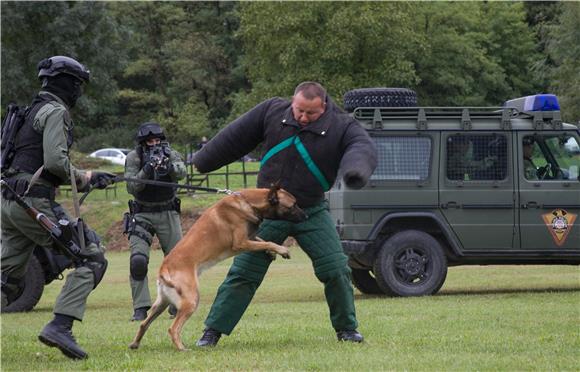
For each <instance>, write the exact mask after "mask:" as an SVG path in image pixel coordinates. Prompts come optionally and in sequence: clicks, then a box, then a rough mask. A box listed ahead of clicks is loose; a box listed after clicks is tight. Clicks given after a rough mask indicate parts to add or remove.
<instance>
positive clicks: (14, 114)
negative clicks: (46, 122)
mask: <svg viewBox="0 0 580 372" xmlns="http://www.w3.org/2000/svg"><path fill="white" fill-rule="evenodd" d="M26 109H27V108H20V107H18V106H17V105H15V104H13V103H11V104H9V105H8V112H7V113H6V117H5V118H4V122H3V123H2V145H1V151H2V155H1V156H0V170H1V171H2V173H4V172H5V171H6V170H8V168H9V167H10V164H11V163H12V159H13V158H14V155H15V151H14V140H15V139H16V134H17V133H18V131H19V130H20V127H22V124H23V123H24V118H25V116H26Z"/></svg>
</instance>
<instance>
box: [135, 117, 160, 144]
mask: <svg viewBox="0 0 580 372" xmlns="http://www.w3.org/2000/svg"><path fill="white" fill-rule="evenodd" d="M150 138H159V139H161V140H165V134H163V129H161V126H160V125H159V124H157V123H154V122H151V121H150V122H147V123H143V124H141V125H140V126H139V129H137V136H136V140H137V142H138V143H141V142H143V141H145V140H148V139H150Z"/></svg>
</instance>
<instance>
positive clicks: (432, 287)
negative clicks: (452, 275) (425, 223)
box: [373, 230, 447, 297]
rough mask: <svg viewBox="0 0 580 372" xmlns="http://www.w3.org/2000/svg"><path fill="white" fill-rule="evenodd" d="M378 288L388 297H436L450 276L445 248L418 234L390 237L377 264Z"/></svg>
mask: <svg viewBox="0 0 580 372" xmlns="http://www.w3.org/2000/svg"><path fill="white" fill-rule="evenodd" d="M373 272H374V273H375V277H376V279H377V284H378V286H379V287H380V288H381V289H382V290H383V292H385V293H386V294H388V295H392V296H399V297H408V296H424V295H431V294H434V293H436V292H437V291H438V290H439V289H440V288H441V286H442V285H443V282H444V281H445V277H446V276H447V259H446V258H445V255H444V254H443V249H442V248H441V244H439V242H438V241H437V240H435V238H433V237H432V236H431V235H429V234H427V233H425V232H423V231H418V230H406V231H401V232H399V233H397V234H395V235H393V236H392V237H390V238H389V239H388V240H387V241H386V242H385V243H384V244H383V247H382V248H381V250H380V252H379V254H378V255H377V258H376V260H375V263H374V270H373Z"/></svg>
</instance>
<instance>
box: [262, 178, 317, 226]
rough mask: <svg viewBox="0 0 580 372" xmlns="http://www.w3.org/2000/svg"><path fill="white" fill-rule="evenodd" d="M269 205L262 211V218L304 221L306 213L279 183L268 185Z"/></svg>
mask: <svg viewBox="0 0 580 372" xmlns="http://www.w3.org/2000/svg"><path fill="white" fill-rule="evenodd" d="M267 198H268V205H269V207H268V208H267V209H266V211H264V215H263V217H264V218H268V219H271V220H287V221H291V222H302V221H305V220H306V218H307V216H306V213H304V211H303V210H302V209H300V207H298V205H297V204H296V198H295V197H294V196H293V195H292V194H290V193H289V192H288V191H286V190H284V189H282V188H280V185H279V184H275V185H273V186H272V187H270V190H269V191H268V196H267Z"/></svg>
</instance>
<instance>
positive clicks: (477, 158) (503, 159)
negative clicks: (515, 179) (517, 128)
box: [446, 134, 508, 181]
mask: <svg viewBox="0 0 580 372" xmlns="http://www.w3.org/2000/svg"><path fill="white" fill-rule="evenodd" d="M446 150H447V151H446V153H447V157H446V159H447V179H449V180H455V181H459V180H460V181H497V180H503V179H505V178H506V175H507V169H508V167H507V140H506V137H505V136H503V135H497V134H488V135H465V134H457V135H453V136H449V137H447V145H446Z"/></svg>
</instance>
